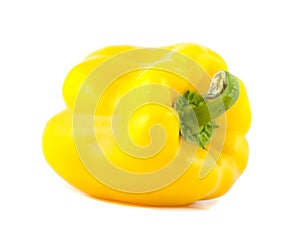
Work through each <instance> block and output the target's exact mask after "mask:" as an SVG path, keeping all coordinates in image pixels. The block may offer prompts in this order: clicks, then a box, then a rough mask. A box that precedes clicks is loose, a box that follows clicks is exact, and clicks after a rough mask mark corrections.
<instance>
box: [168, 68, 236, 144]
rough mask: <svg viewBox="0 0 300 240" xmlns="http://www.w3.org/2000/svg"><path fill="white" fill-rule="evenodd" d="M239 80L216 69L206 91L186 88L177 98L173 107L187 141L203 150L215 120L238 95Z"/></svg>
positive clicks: (210, 135) (211, 132) (212, 130)
mask: <svg viewBox="0 0 300 240" xmlns="http://www.w3.org/2000/svg"><path fill="white" fill-rule="evenodd" d="M239 90H240V87H239V82H238V79H237V78H236V77H235V76H233V75H232V74H231V73H229V72H227V71H219V72H217V73H216V74H215V75H214V76H213V78H212V80H211V83H210V86H209V90H208V92H207V93H206V94H205V95H204V96H202V95H201V94H200V93H198V92H194V91H187V92H186V93H185V94H183V95H182V96H180V97H179V98H177V99H176V101H175V103H174V108H175V109H176V110H177V112H178V115H179V118H180V133H181V135H182V137H183V138H184V139H185V140H186V141H189V142H192V143H194V144H197V145H199V146H200V147H202V148H203V149H205V147H206V146H207V144H208V143H209V142H210V140H211V138H212V136H213V132H214V129H215V128H217V127H218V126H217V125H216V123H215V119H216V118H217V117H219V116H221V115H222V114H223V113H224V112H225V111H226V110H228V109H229V108H230V107H231V106H232V105H233V104H234V103H235V102H236V100H237V99H238V96H239Z"/></svg>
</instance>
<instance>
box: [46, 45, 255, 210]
mask: <svg viewBox="0 0 300 240" xmlns="http://www.w3.org/2000/svg"><path fill="white" fill-rule="evenodd" d="M134 49H136V47H133V46H112V47H107V48H103V49H100V50H98V51H96V52H94V53H92V54H90V55H89V56H88V57H87V58H85V59H84V61H83V62H82V63H80V64H78V65H77V66H75V67H74V68H73V69H72V70H71V71H70V72H69V74H68V75H67V77H66V79H65V83H64V86H63V97H64V100H65V103H66V106H67V107H66V109H65V110H63V111H62V112H60V113H58V114H57V115H55V116H54V117H53V118H52V119H51V120H50V121H49V122H48V123H47V125H46V127H45V130H44V134H43V140H42V141H43V143H42V145H43V151H44V155H45V158H46V160H47V161H48V163H49V164H50V166H51V167H52V168H53V169H54V170H55V171H56V172H57V173H58V174H59V175H60V176H61V177H62V178H63V179H65V180H66V181H67V182H68V183H70V184H71V185H73V186H74V187H76V188H77V189H79V190H81V191H82V192H85V193H87V194H89V195H91V196H94V197H97V198H102V199H109V200H116V201H122V202H128V203H134V204H141V205H152V206H178V205H186V204H190V203H192V202H194V201H198V200H206V199H213V198H217V197H219V196H221V195H223V194H224V193H226V192H227V191H228V190H229V189H230V188H231V186H232V185H233V184H234V182H235V181H236V180H237V179H238V177H239V176H240V175H241V174H242V172H243V171H244V169H245V167H246V165H247V160H248V143H247V140H246V138H245V135H246V133H247V131H248V130H249V128H250V124H251V111H250V105H249V101H248V97H247V93H246V89H245V87H244V85H243V83H242V82H241V81H240V80H239V86H240V92H239V97H238V99H237V101H236V102H235V103H234V105H233V106H232V107H231V108H230V109H229V110H227V111H226V112H225V113H224V114H225V117H226V125H225V126H220V127H221V128H222V127H223V128H224V131H225V139H224V142H223V145H222V151H221V152H220V154H219V155H218V157H217V158H214V157H213V158H214V160H215V161H216V164H215V165H214V167H213V168H212V169H211V170H210V171H209V173H208V174H207V175H206V176H205V177H204V178H199V172H200V171H201V168H202V167H203V166H204V165H203V164H205V159H206V157H207V149H203V148H201V147H198V146H197V149H196V154H195V155H191V156H190V157H187V158H186V159H182V161H183V162H184V161H190V162H191V164H190V165H189V167H188V168H187V169H186V171H184V173H183V174H182V175H181V176H180V177H179V178H178V179H176V180H175V181H173V182H172V183H171V184H169V185H167V186H165V187H162V188H159V189H157V190H155V191H148V192H139V193H134V192H129V191H120V190H118V189H114V188H111V187H110V186H107V185H106V184H103V183H102V182H100V181H99V180H98V179H96V178H95V177H94V176H93V175H92V174H91V173H90V172H89V171H88V169H87V168H86V166H85V165H84V164H83V163H82V161H81V160H80V156H79V154H78V152H77V150H78V149H77V148H76V143H75V141H74V136H73V129H72V121H73V110H74V107H75V103H76V97H77V95H78V92H79V89H80V87H81V85H82V84H83V82H84V81H85V80H86V78H87V76H88V75H89V74H90V73H91V72H92V71H93V69H94V68H95V67H96V66H97V65H99V64H100V63H102V62H104V61H105V60H107V59H109V58H111V57H113V56H115V55H117V54H120V53H123V52H126V51H130V50H134ZM165 49H169V50H172V51H175V52H179V53H181V54H183V55H185V56H187V57H189V58H191V59H192V60H193V61H195V62H196V63H197V64H199V65H200V66H201V67H202V68H204V69H205V70H206V72H207V74H208V75H209V76H210V77H212V76H213V75H214V74H215V73H216V72H218V71H220V70H227V66H226V63H225V62H224V60H223V59H222V58H221V57H220V56H219V55H218V54H217V53H215V52H213V51H212V50H210V49H208V48H206V47H203V46H199V45H196V44H190V43H188V44H177V45H173V46H170V47H165ZM141 73H142V74H141ZM149 83H157V84H163V85H165V86H170V87H171V88H174V89H176V90H177V91H178V92H180V93H181V94H184V93H185V92H186V91H188V90H195V89H194V87H193V86H191V85H190V84H189V83H187V82H186V81H185V80H184V79H182V78H181V77H179V76H174V75H171V74H170V73H166V72H162V71H159V70H147V71H145V70H141V71H134V72H130V73H128V74H125V75H123V76H121V77H120V79H118V80H117V81H115V82H114V83H112V84H111V85H110V86H109V87H108V89H107V91H106V94H104V95H103V96H102V97H101V99H100V100H99V102H98V106H97V109H96V111H95V116H96V117H95V132H96V138H97V140H98V143H99V144H100V145H101V146H102V148H103V149H104V151H105V154H106V155H107V156H108V158H109V159H110V161H111V162H112V163H113V164H115V165H116V166H118V167H119V168H121V169H124V170H125V171H129V172H134V173H148V172H153V171H157V170H159V169H161V168H162V167H164V166H165V165H166V164H168V163H170V162H171V161H172V159H173V158H174V156H175V155H176V153H177V151H178V148H179V145H180V142H182V141H183V142H184V149H183V151H184V152H185V154H186V155H187V156H189V155H188V154H189V152H192V150H191V149H195V145H194V144H192V143H188V142H185V141H184V140H183V139H182V137H181V135H180V121H179V118H178V114H177V112H176V111H175V110H174V108H173V107H172V104H173V103H174V100H175V99H173V98H172V97H170V99H169V102H168V100H167V105H168V104H169V107H160V106H158V105H155V104H148V105H145V106H142V107H140V108H139V109H138V110H137V111H136V112H134V114H133V115H132V116H131V118H130V121H129V122H128V131H129V134H130V137H131V139H132V141H133V142H134V143H136V144H137V145H139V146H147V145H148V144H150V143H151V136H150V135H151V134H150V135H149V129H151V127H152V126H153V125H155V124H159V125H160V126H162V127H163V128H164V131H165V135H166V140H165V142H164V145H163V148H162V149H161V151H160V152H159V154H156V155H154V156H151V157H150V158H149V159H147V161H141V160H140V159H135V157H134V156H129V155H128V154H126V153H124V152H123V151H122V150H121V149H120V148H119V146H118V144H116V143H115V141H114V136H113V134H112V126H111V122H110V121H109V118H107V117H109V116H111V115H112V114H113V111H114V109H115V107H116V104H117V102H118V101H120V100H121V99H122V98H123V97H124V96H125V94H126V93H128V92H129V91H131V90H132V89H134V88H135V87H137V86H141V85H143V84H149ZM150 94H153V93H151V91H150ZM91 95H92V91H91ZM83 132H84V129H83ZM91 151H92V149H91ZM108 174H109V173H108ZM128 184H131V183H128Z"/></svg>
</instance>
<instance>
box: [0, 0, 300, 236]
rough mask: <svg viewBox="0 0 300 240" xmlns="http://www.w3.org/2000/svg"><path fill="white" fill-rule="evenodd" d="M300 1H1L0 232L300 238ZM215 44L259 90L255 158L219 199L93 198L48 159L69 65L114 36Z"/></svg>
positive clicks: (252, 93) (254, 102)
mask: <svg viewBox="0 0 300 240" xmlns="http://www.w3.org/2000/svg"><path fill="white" fill-rule="evenodd" d="M299 22H300V14H299V8H298V5H297V1H291V0H285V1H263V0H261V1H247V2H246V1H233V0H226V1H212V0H206V1H189V0H185V1H169V2H167V1H162V0H160V1H154V0H152V1H130V0H126V1H102V2H101V1H88V0H85V1H47V2H46V1H33V0H27V1H13V0H12V1H1V3H0V26H1V28H0V78H1V88H0V89H1V90H0V91H1V92H0V111H1V119H0V121H1V124H0V139H1V168H0V186H1V197H0V203H1V205H0V222H1V223H0V239H154V238H155V239H183V238H184V239H260V238H261V239H262V238H264V239H266V238H267V239H272V238H274V237H278V239H299V238H300V233H299V227H300V219H299V218H300V217H299V216H300V207H299V203H300V197H299V183H300V174H299V166H300V165H299V162H300V157H299V155H300V154H299V150H298V149H299V134H300V131H299V130H300V128H299V122H300V119H299V114H298V115H296V114H297V112H298V111H299V100H298V94H299V84H298V83H299V80H300V75H299V66H300V61H299V55H300V47H299V45H300V44H299V43H300V37H299ZM180 42H195V43H199V44H202V45H205V46H208V47H210V48H212V49H214V50H215V51H217V52H218V53H219V54H221V55H222V56H223V57H224V59H225V60H226V61H227V63H228V66H229V69H230V71H231V72H232V73H234V74H235V75H237V76H239V77H240V78H242V79H243V81H244V83H245V85H246V87H247V90H248V94H249V97H250V101H251V107H252V113H253V124H252V128H251V131H250V132H249V134H248V139H249V144H250V158H249V164H248V167H247V169H246V171H245V173H244V174H243V175H242V177H241V178H240V179H239V180H238V181H237V183H236V184H235V185H234V187H233V188H232V189H231V190H230V191H229V192H228V193H227V194H226V195H225V196H224V197H222V198H220V199H219V201H218V202H217V204H216V205H214V206H212V207H211V208H210V209H208V210H207V209H206V210H205V208H206V207H205V206H201V205H199V204H194V205H192V206H191V207H190V208H178V209H174V208H165V209H157V208H143V207H134V206H126V205H120V204H116V203H111V202H106V201H101V200H96V199H91V198H89V197H86V196H84V195H82V194H80V193H78V192H76V191H75V190H73V189H72V188H70V187H69V186H68V185H67V184H65V183H64V181H63V180H62V179H61V178H59V177H58V176H57V175H56V174H55V173H54V171H53V170H52V169H51V168H50V167H49V166H48V165H47V163H46V161H45V160H44V158H43V154H42V150H41V135H42V131H43V128H44V126H45V124H46V122H47V121H48V119H49V118H50V117H51V116H53V115H54V114H55V113H56V112H58V111H60V110H62V109H63V108H64V102H63V100H62V94H61V88H62V84H63V81H64V77H65V75H66V74H67V72H68V71H69V70H70V68H71V67H72V66H74V65H75V64H77V63H79V62H80V61H81V60H82V58H84V57H85V56H86V55H87V54H88V53H90V52H92V51H94V50H96V49H98V48H102V47H104V46H108V45H114V44H131V45H139V46H147V47H156V46H161V45H170V44H175V43H180Z"/></svg>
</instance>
